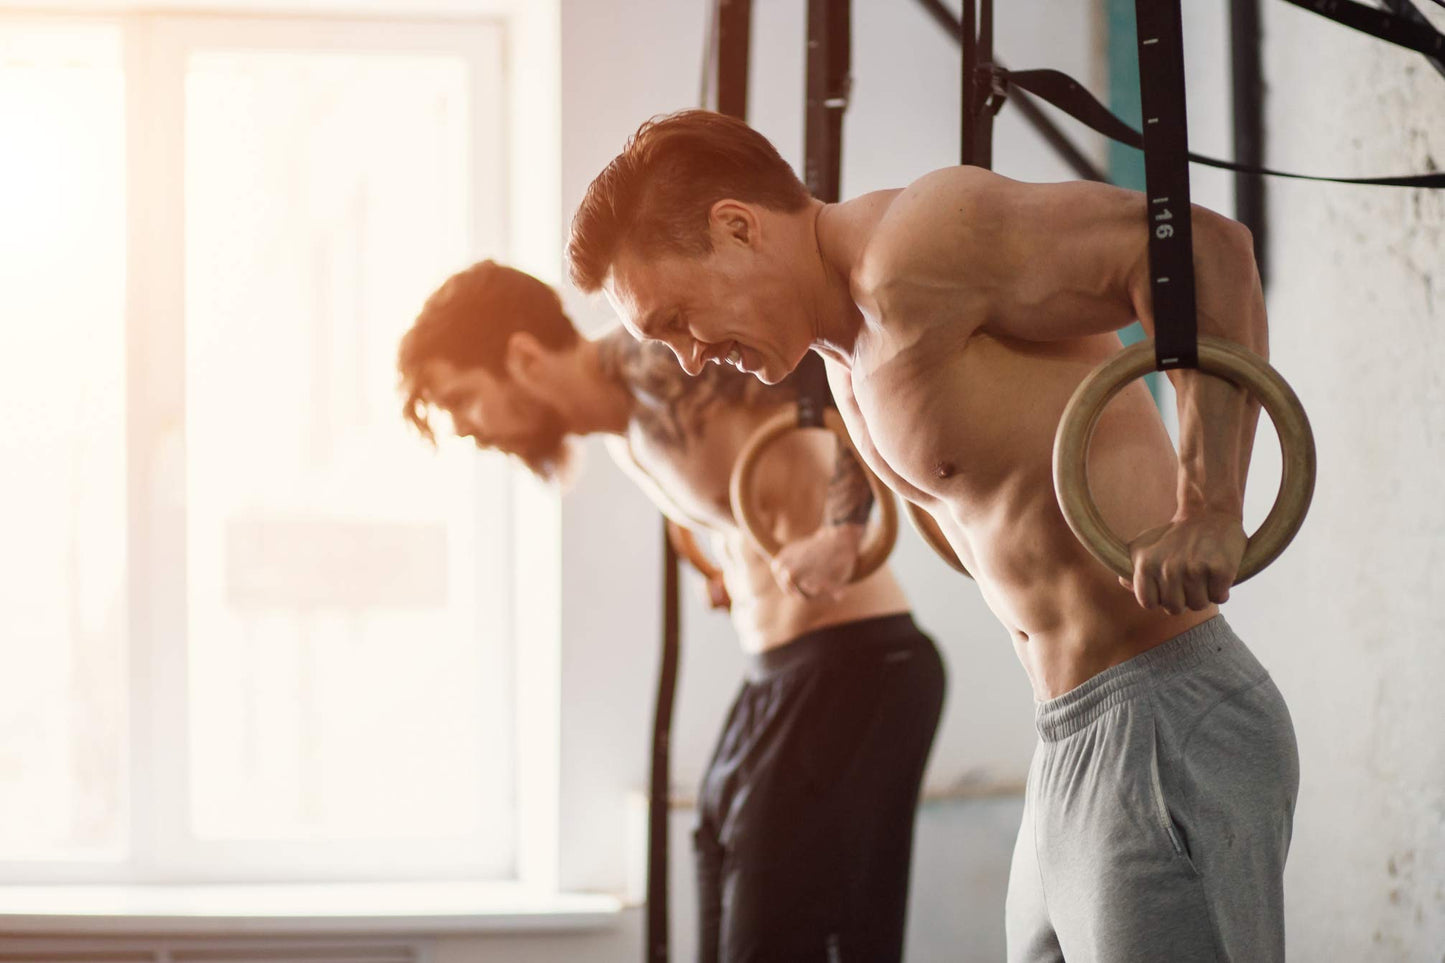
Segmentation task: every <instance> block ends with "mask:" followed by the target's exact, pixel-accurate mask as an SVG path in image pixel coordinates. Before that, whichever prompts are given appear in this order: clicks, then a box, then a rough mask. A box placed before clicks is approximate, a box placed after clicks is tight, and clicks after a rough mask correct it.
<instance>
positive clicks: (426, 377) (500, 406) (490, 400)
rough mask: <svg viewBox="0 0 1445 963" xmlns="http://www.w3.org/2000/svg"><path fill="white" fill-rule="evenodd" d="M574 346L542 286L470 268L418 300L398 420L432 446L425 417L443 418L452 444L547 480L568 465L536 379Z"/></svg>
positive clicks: (493, 269) (403, 363)
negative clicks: (499, 454)
mask: <svg viewBox="0 0 1445 963" xmlns="http://www.w3.org/2000/svg"><path fill="white" fill-rule="evenodd" d="M579 341H580V338H579V336H578V334H577V329H576V328H574V327H573V326H572V322H571V321H570V320H569V319H568V318H567V315H566V314H564V313H563V312H562V302H561V300H560V299H559V298H558V297H557V293H556V292H555V291H553V290H552V289H551V288H550V287H548V286H547V285H546V284H543V283H542V282H541V281H538V280H537V279H536V278H534V277H532V276H531V275H528V274H524V273H522V272H521V271H516V270H513V269H512V268H508V267H503V266H502V265H500V264H497V263H496V262H494V261H482V262H480V263H478V264H474V265H472V266H471V267H469V268H467V269H466V270H465V271H461V272H459V273H457V274H454V275H452V276H451V277H450V278H448V279H447V280H446V283H444V284H443V285H442V286H441V287H440V288H438V289H437V290H436V292H435V293H434V294H432V296H431V297H430V298H428V299H427V302H426V304H425V305H424V306H423V307H422V310H421V314H420V315H418V316H417V319H416V321H415V322H414V323H413V324H412V326H411V330H409V331H407V333H406V335H405V336H404V337H403V338H402V340H401V347H400V349H399V351H398V352H397V369H398V371H399V373H400V375H401V391H402V394H403V397H404V398H405V401H404V402H403V405H402V414H403V415H404V416H405V417H406V419H407V420H408V421H410V422H411V423H412V425H413V426H415V427H416V429H417V431H419V432H420V433H421V434H422V436H423V437H425V438H427V439H428V440H432V441H435V438H436V433H435V430H434V429H433V427H432V424H431V414H432V412H433V411H434V410H440V411H443V412H445V413H446V414H447V415H449V416H450V417H451V420H452V427H453V429H454V431H455V432H456V434H457V435H458V436H460V437H463V438H471V439H473V440H474V441H475V442H476V444H477V446H478V447H479V448H496V449H498V450H500V451H504V452H506V453H507V454H510V455H515V456H516V457H518V458H520V459H521V460H522V461H523V462H524V463H525V464H526V466H527V467H528V468H530V469H531V470H532V472H533V473H535V474H536V475H538V476H540V477H542V478H545V479H548V480H552V479H555V478H557V477H558V476H559V475H560V474H562V473H563V471H564V469H565V467H566V463H567V461H568V455H569V449H568V445H567V441H566V434H567V431H566V425H565V422H564V420H563V418H562V415H561V413H560V412H559V411H558V409H557V406H556V405H555V404H553V403H551V402H550V401H549V400H548V398H547V393H546V391H545V385H544V382H545V380H546V379H545V378H544V377H542V376H541V375H542V374H543V372H544V371H545V369H547V368H548V367H549V366H550V364H551V362H552V360H553V359H554V357H555V356H557V355H559V354H561V353H563V352H566V351H569V350H570V349H572V348H574V347H576V345H577V344H578V343H579Z"/></svg>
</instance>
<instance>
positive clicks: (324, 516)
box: [185, 50, 513, 871]
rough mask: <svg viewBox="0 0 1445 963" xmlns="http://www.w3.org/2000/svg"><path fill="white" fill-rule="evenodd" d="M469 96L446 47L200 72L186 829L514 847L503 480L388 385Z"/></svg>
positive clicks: (428, 281)
mask: <svg viewBox="0 0 1445 963" xmlns="http://www.w3.org/2000/svg"><path fill="white" fill-rule="evenodd" d="M470 85H471V78H470V71H469V70H468V65H467V63H466V62H465V61H463V60H462V59H460V58H454V57H450V56H444V55H439V54H438V55H426V54H406V55H401V54H396V55H390V54H374V53H366V54H361V53H357V54H349V53H329V52H296V51H290V52H287V51H265V50H246V51H220V50H208V51H203V52H199V53H195V54H193V55H192V56H191V58H190V60H189V62H188V65H187V77H186V101H185V123H186V134H185V150H186V178H185V192H186V328H185V330H186V366H187V367H186V392H187V393H186V409H187V416H186V448H187V456H186V465H187V506H188V511H187V519H188V522H187V524H188V536H187V552H188V561H187V577H188V590H187V591H188V620H189V638H188V660H189V671H190V688H189V708H190V719H191V734H190V736H191V752H190V762H189V765H190V787H191V793H192V817H193V821H194V829H195V831H196V832H197V833H198V834H199V835H200V836H202V837H206V838H210V839H246V838H270V839H303V840H304V839H324V838H378V837H385V838H438V837H463V836H472V837H482V839H483V841H484V847H483V848H484V849H485V851H486V853H487V854H488V856H489V857H490V858H491V859H492V860H493V861H495V862H496V864H497V865H498V868H499V871H501V870H502V869H504V868H505V867H506V863H507V861H508V860H509V859H510V852H511V850H510V846H511V835H512V809H511V805H512V759H511V745H512V721H511V720H512V717H513V713H512V708H511V702H510V694H509V693H510V675H511V660H510V650H509V645H510V642H509V632H508V628H507V617H506V612H505V610H504V607H503V605H504V603H503V601H502V600H503V599H504V598H505V597H506V586H505V585H504V584H502V583H503V578H502V573H503V572H504V571H505V569H504V567H503V566H502V564H501V560H502V559H503V558H504V557H505V556H504V553H505V552H506V550H507V547H508V546H507V537H506V535H507V533H506V532H505V530H504V515H505V513H504V509H505V505H504V503H503V501H502V497H501V492H502V490H503V487H502V484H501V479H502V477H503V476H502V473H501V469H500V466H499V465H498V464H497V463H496V462H495V461H494V460H490V459H481V458H479V457H478V456H476V455H475V454H474V453H472V452H468V451H465V450H460V449H457V450H446V451H443V452H442V453H440V454H437V453H433V452H431V451H429V450H428V449H427V448H426V447H425V446H424V445H422V444H420V443H419V442H418V440H417V439H416V438H415V437H414V436H413V435H412V434H411V433H410V432H409V431H407V430H405V429H404V427H403V423H402V420H401V417H400V404H399V400H398V398H397V396H396V393H395V389H394V386H395V382H396V378H395V374H394V366H395V352H396V344H397V340H398V338H399V337H400V335H401V333H402V332H403V331H404V330H405V328H406V327H407V325H408V324H409V323H410V322H411V319H412V318H413V317H414V316H415V314H416V312H417V310H418V309H419V307H420V305H421V303H422V301H423V300H424V299H425V297H426V295H427V294H428V293H429V292H430V291H431V290H432V288H434V287H435V286H436V285H437V284H438V283H439V282H440V281H441V279H442V278H443V277H444V276H445V275H446V273H448V272H449V271H451V270H455V269H456V268H458V267H460V266H462V265H463V264H464V263H465V262H466V259H467V255H468V252H469V250H470V245H471V227H472V225H471V222H470V212H471V211H472V210H473V205H472V191H473V185H472V183H471V165H470V162H469V160H468V157H469V152H470V141H471V133H470V123H471V116H472V104H471V102H470V101H471V86H470ZM496 93H497V96H500V95H501V92H500V91H497V92H496Z"/></svg>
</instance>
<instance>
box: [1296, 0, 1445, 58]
mask: <svg viewBox="0 0 1445 963" xmlns="http://www.w3.org/2000/svg"><path fill="white" fill-rule="evenodd" d="M1285 3H1291V4H1294V5H1295V6H1296V7H1303V8H1304V9H1306V10H1309V11H1312V12H1314V13H1317V14H1319V15H1320V16H1322V17H1326V18H1328V19H1330V20H1333V21H1334V22H1335V23H1339V24H1343V25H1345V26H1346V27H1349V28H1350V29H1352V30H1358V31H1360V32H1361V33H1367V34H1369V35H1370V36H1372V37H1376V38H1378V39H1380V40H1384V41H1386V42H1387V43H1393V44H1396V45H1398V46H1401V47H1405V48H1408V49H1410V50H1414V51H1417V52H1419V53H1422V54H1425V55H1426V56H1427V57H1436V58H1439V57H1442V56H1445V34H1442V33H1440V32H1439V31H1438V30H1436V29H1435V28H1434V27H1433V26H1431V25H1430V22H1429V21H1428V20H1425V18H1423V17H1421V18H1419V19H1414V18H1407V17H1402V16H1399V15H1398V14H1394V13H1391V12H1390V11H1388V10H1377V9H1375V8H1374V7H1367V6H1365V5H1364V4H1363V3H1355V2H1353V0H1285Z"/></svg>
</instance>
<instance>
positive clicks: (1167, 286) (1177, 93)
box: [1134, 0, 1199, 371]
mask: <svg viewBox="0 0 1445 963" xmlns="http://www.w3.org/2000/svg"><path fill="white" fill-rule="evenodd" d="M1134 10H1135V17H1136V19H1137V22H1138V29H1139V93H1140V100H1141V103H1142V106H1143V112H1144V184H1145V194H1146V195H1147V197H1148V217H1149V289H1150V292H1151V293H1152V295H1153V298H1154V361H1155V365H1156V367H1158V369H1159V370H1160V371H1166V370H1168V369H1170V368H1195V367H1198V365H1199V349H1198V343H1197V341H1198V320H1197V318H1196V315H1195V305H1194V239H1193V231H1192V229H1191V224H1190V216H1189V215H1190V207H1189V128H1188V119H1187V117H1186V114H1185V107H1184V37H1183V29H1182V27H1181V24H1180V20H1181V17H1180V11H1179V0H1135V3H1134Z"/></svg>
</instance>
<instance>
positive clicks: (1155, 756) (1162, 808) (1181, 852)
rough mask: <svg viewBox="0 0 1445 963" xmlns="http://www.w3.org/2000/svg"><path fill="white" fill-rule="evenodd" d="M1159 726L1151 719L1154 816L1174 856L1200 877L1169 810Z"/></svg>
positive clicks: (1183, 834) (1182, 835) (1186, 839)
mask: <svg viewBox="0 0 1445 963" xmlns="http://www.w3.org/2000/svg"><path fill="white" fill-rule="evenodd" d="M1159 756H1160V745H1159V724H1158V722H1157V721H1156V720H1154V719H1153V718H1152V713H1151V718H1150V724H1149V792H1150V794H1151V796H1152V797H1153V802H1154V814H1155V817H1156V819H1157V820H1158V823H1159V828H1160V829H1161V830H1163V832H1164V835H1165V836H1166V837H1168V839H1169V845H1170V848H1172V849H1173V851H1174V855H1175V856H1177V857H1178V858H1179V859H1181V860H1183V861H1184V863H1185V864H1186V865H1187V866H1188V867H1189V869H1190V871H1191V872H1193V873H1194V874H1195V875H1198V870H1196V869H1195V866H1194V858H1193V856H1192V855H1191V854H1190V852H1189V838H1188V836H1186V835H1185V833H1184V830H1183V829H1181V828H1180V825H1179V821H1178V820H1176V819H1175V818H1174V814H1173V811H1172V810H1171V809H1170V808H1169V800H1168V796H1167V794H1166V793H1165V791H1164V779H1163V775H1162V767H1161V766H1160V763H1159Z"/></svg>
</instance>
